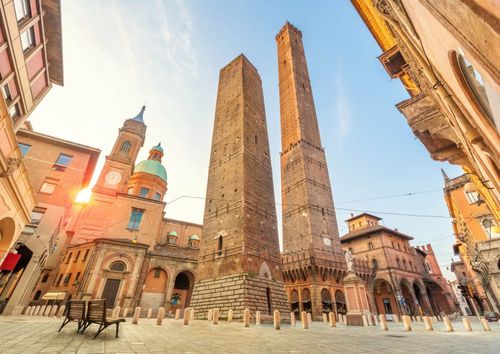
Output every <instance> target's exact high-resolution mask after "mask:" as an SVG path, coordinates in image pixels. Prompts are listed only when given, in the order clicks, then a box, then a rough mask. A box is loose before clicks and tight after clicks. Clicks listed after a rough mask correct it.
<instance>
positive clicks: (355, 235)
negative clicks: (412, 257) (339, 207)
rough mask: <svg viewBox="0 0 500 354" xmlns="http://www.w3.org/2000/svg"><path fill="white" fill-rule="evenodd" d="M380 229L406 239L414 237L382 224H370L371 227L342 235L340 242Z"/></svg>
mask: <svg viewBox="0 0 500 354" xmlns="http://www.w3.org/2000/svg"><path fill="white" fill-rule="evenodd" d="M379 231H385V232H387V233H390V234H393V235H395V236H398V237H400V238H403V239H406V240H413V237H411V236H408V235H406V234H403V233H401V232H399V231H396V230H393V229H389V228H388V227H385V226H382V225H375V226H370V227H364V228H362V229H357V230H352V231H350V232H349V233H347V234H345V235H344V236H342V237H341V238H340V242H343V241H349V240H353V239H355V238H359V237H363V236H368V235H370V234H373V233H375V232H379Z"/></svg>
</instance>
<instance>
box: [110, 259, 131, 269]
mask: <svg viewBox="0 0 500 354" xmlns="http://www.w3.org/2000/svg"><path fill="white" fill-rule="evenodd" d="M126 269H127V266H126V265H125V263H123V262H122V261H116V262H113V263H112V264H111V265H110V266H109V270H113V271H115V272H124V271H125V270H126Z"/></svg>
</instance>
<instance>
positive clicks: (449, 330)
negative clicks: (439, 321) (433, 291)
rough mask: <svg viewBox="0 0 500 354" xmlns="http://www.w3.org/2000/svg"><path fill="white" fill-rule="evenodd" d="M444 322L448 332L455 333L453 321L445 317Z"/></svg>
mask: <svg viewBox="0 0 500 354" xmlns="http://www.w3.org/2000/svg"><path fill="white" fill-rule="evenodd" d="M443 322H444V326H445V328H446V332H453V326H452V325H451V321H450V319H449V318H448V316H444V317H443Z"/></svg>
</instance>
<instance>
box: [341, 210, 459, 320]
mask: <svg viewBox="0 0 500 354" xmlns="http://www.w3.org/2000/svg"><path fill="white" fill-rule="evenodd" d="M380 220H381V219H380V218H379V217H377V216H374V215H370V214H367V213H364V214H360V215H357V216H353V217H351V218H350V219H348V220H346V222H347V224H348V228H349V232H348V233H347V234H345V235H343V236H342V237H341V238H340V241H341V242H342V247H343V249H344V250H349V251H350V252H351V253H352V254H353V255H354V257H355V258H359V259H363V260H365V261H367V262H369V263H370V264H371V265H372V273H371V274H370V277H369V278H368V280H367V286H368V289H369V295H368V298H369V300H370V308H371V312H372V313H374V314H385V315H386V316H387V317H388V319H393V317H394V316H401V315H405V314H408V315H413V316H418V315H423V314H434V315H436V314H440V313H443V312H444V313H450V312H454V311H455V305H454V298H453V295H452V293H451V289H450V287H449V285H448V283H447V281H446V279H445V278H444V277H443V275H442V273H441V269H440V268H439V265H438V262H437V259H436V257H435V255H434V251H433V250H432V247H431V245H427V246H417V247H413V246H411V245H410V241H411V240H413V237H411V236H408V235H406V234H404V233H402V232H399V231H398V230H397V229H394V230H393V229H390V228H387V227H385V226H382V225H380V224H379V221H380Z"/></svg>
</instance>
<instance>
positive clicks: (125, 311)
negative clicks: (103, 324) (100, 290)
mask: <svg viewBox="0 0 500 354" xmlns="http://www.w3.org/2000/svg"><path fill="white" fill-rule="evenodd" d="M129 312H130V309H129V308H128V307H125V309H124V310H123V317H128V313H129Z"/></svg>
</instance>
